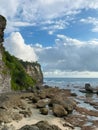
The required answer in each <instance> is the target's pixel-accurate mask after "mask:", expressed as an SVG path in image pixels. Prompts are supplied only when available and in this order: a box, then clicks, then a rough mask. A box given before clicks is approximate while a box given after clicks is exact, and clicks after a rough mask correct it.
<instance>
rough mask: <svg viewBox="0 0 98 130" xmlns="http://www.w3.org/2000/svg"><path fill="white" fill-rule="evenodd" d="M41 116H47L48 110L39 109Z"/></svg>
mask: <svg viewBox="0 0 98 130" xmlns="http://www.w3.org/2000/svg"><path fill="white" fill-rule="evenodd" d="M40 112H41V114H43V115H48V109H47V108H41V109H40Z"/></svg>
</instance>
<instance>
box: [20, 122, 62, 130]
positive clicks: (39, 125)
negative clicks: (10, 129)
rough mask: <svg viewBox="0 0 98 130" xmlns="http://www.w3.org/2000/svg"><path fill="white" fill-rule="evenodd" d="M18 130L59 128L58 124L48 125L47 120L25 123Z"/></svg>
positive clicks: (58, 129)
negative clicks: (30, 123)
mask: <svg viewBox="0 0 98 130" xmlns="http://www.w3.org/2000/svg"><path fill="white" fill-rule="evenodd" d="M19 130H61V129H60V128H59V127H58V126H55V125H50V124H49V123H48V122H47V121H40V122H38V123H37V124H35V125H26V126H23V127H22V128H20V129H19Z"/></svg>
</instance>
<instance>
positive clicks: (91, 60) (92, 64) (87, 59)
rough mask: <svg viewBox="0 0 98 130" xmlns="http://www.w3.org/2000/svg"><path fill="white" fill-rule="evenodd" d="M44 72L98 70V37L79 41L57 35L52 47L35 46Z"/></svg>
mask: <svg viewBox="0 0 98 130" xmlns="http://www.w3.org/2000/svg"><path fill="white" fill-rule="evenodd" d="M34 49H35V51H36V53H37V55H38V56H39V61H40V62H41V64H42V65H43V68H44V72H47V70H48V72H55V73H56V72H82V71H83V72H85V71H88V72H90V71H91V72H95V71H96V72H98V60H97V57H98V39H94V40H91V41H87V42H86V41H79V40H77V39H72V38H70V37H67V36H64V35H57V39H56V40H55V45H54V46H52V47H40V46H39V48H38V46H37V47H34Z"/></svg>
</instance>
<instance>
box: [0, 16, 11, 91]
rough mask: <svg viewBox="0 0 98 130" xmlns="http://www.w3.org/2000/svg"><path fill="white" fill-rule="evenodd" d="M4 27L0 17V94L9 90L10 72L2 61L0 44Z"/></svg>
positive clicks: (3, 19)
mask: <svg viewBox="0 0 98 130" xmlns="http://www.w3.org/2000/svg"><path fill="white" fill-rule="evenodd" d="M5 27H6V19H5V18H4V17H3V16H1V15H0V92H2V91H10V90H11V84H10V81H11V76H10V72H9V69H8V68H7V67H6V65H5V63H4V62H3V60H2V58H3V50H2V42H3V41H4V39H3V36H4V29H5Z"/></svg>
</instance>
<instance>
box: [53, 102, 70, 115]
mask: <svg viewBox="0 0 98 130" xmlns="http://www.w3.org/2000/svg"><path fill="white" fill-rule="evenodd" d="M53 114H54V115H55V116H57V117H63V116H66V115H67V114H68V113H67V111H66V110H65V109H64V107H63V106H62V105H59V104H54V105H53Z"/></svg>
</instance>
